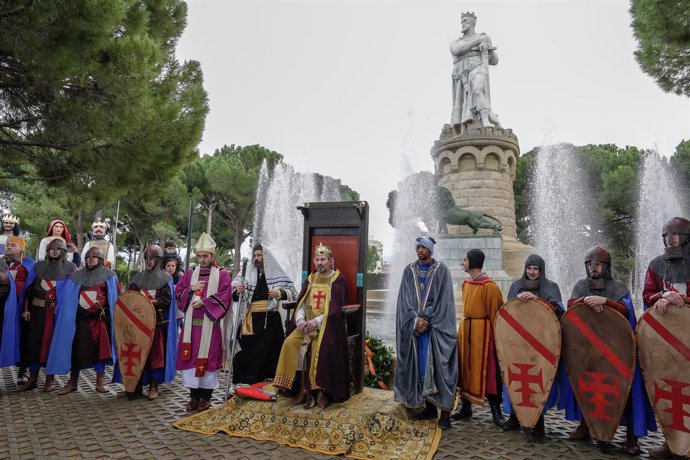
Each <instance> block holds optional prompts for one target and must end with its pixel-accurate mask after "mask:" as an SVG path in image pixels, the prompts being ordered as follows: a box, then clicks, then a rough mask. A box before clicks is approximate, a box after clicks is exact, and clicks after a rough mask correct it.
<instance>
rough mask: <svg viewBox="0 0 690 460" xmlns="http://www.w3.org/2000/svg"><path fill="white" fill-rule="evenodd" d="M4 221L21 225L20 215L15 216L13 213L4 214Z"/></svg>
mask: <svg viewBox="0 0 690 460" xmlns="http://www.w3.org/2000/svg"><path fill="white" fill-rule="evenodd" d="M2 221H3V222H12V223H13V224H17V225H19V217H15V216H13V215H12V214H5V215H4V216H2Z"/></svg>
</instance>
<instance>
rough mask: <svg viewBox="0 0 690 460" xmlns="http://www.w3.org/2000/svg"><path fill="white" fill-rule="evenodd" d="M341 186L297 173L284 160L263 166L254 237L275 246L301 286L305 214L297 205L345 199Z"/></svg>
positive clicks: (271, 246) (282, 261) (257, 193)
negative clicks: (269, 165)
mask: <svg viewBox="0 0 690 460" xmlns="http://www.w3.org/2000/svg"><path fill="white" fill-rule="evenodd" d="M321 178H323V180H321ZM339 187H340V181H339V180H336V179H333V178H332V177H328V176H317V175H316V174H311V173H306V174H305V173H300V172H295V170H294V168H293V167H292V166H290V165H287V164H284V163H279V164H277V165H276V166H275V168H274V170H273V171H272V172H271V171H269V169H268V166H267V165H266V162H265V161H264V164H263V165H262V166H261V175H260V177H259V185H258V187H257V191H256V206H255V209H256V212H255V214H254V232H253V235H254V237H253V239H254V241H257V242H261V243H263V244H266V245H267V246H268V247H269V248H271V250H272V251H273V254H274V255H275V256H276V258H277V259H278V260H279V262H280V263H281V265H282V266H283V267H284V269H285V273H286V274H287V275H288V276H289V277H290V278H291V279H292V280H293V282H294V283H295V285H296V286H298V287H299V285H300V284H301V274H302V245H303V238H304V217H303V216H302V213H301V212H300V211H299V210H298V209H297V206H303V205H304V203H306V202H327V201H341V196H340V190H339Z"/></svg>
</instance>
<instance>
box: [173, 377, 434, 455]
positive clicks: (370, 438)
mask: <svg viewBox="0 0 690 460" xmlns="http://www.w3.org/2000/svg"><path fill="white" fill-rule="evenodd" d="M173 426H175V427H177V428H180V429H182V430H187V431H193V432H196V433H202V434H209V435H211V434H216V433H218V432H219V431H223V432H225V433H227V434H229V435H231V436H242V437H248V438H253V439H258V440H271V441H275V442H278V443H280V444H284V445H288V446H291V447H300V448H302V449H307V450H311V451H315V452H320V453H322V454H327V455H345V456H346V457H351V458H362V459H363V458H375V459H381V458H398V459H405V460H406V459H431V458H432V457H433V455H434V453H435V452H436V450H437V449H438V443H439V441H440V440H441V429H440V428H438V426H437V424H436V421H435V420H434V421H419V422H415V421H413V420H412V418H411V416H410V414H409V412H408V410H407V409H406V408H405V407H404V406H403V405H402V404H400V403H397V402H394V401H393V392H392V391H384V390H376V389H373V388H365V389H364V392H362V393H360V394H358V395H355V396H353V397H352V398H350V400H349V401H347V402H345V403H341V404H332V405H331V406H329V407H327V408H326V409H319V408H318V407H314V408H312V409H309V410H305V409H303V408H302V406H293V405H292V404H291V401H290V398H285V397H279V398H278V401H276V402H268V401H257V400H253V399H241V398H237V397H233V398H231V399H230V400H228V402H227V403H225V404H224V405H222V406H219V407H216V408H213V409H210V410H207V411H205V412H201V413H198V414H195V415H192V416H190V417H187V418H184V419H182V420H179V421H177V422H174V423H173Z"/></svg>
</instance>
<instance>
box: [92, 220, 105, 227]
mask: <svg viewBox="0 0 690 460" xmlns="http://www.w3.org/2000/svg"><path fill="white" fill-rule="evenodd" d="M94 227H107V225H106V224H105V222H103V221H102V220H101V219H96V220H95V221H94V223H93V224H91V228H94Z"/></svg>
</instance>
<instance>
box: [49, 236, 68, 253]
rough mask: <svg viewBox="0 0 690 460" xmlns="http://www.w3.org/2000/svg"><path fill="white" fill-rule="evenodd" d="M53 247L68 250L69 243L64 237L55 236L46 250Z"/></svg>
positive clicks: (63, 250)
mask: <svg viewBox="0 0 690 460" xmlns="http://www.w3.org/2000/svg"><path fill="white" fill-rule="evenodd" d="M51 249H60V250H61V251H62V252H67V243H65V240H63V239H62V238H53V239H52V240H50V242H49V243H48V245H47V246H46V252H48V251H50V250H51Z"/></svg>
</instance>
